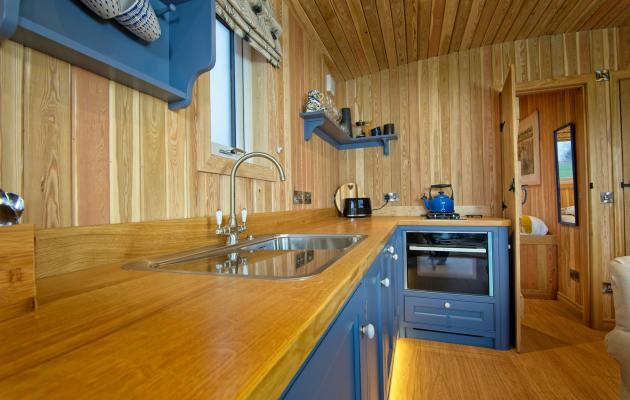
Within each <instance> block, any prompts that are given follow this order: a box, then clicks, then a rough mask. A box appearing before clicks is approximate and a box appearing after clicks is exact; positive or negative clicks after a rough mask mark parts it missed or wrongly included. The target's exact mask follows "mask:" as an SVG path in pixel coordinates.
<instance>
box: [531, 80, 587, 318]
mask: <svg viewBox="0 0 630 400" xmlns="http://www.w3.org/2000/svg"><path fill="white" fill-rule="evenodd" d="M583 99H584V93H583V89H581V88H579V89H567V90H563V91H555V92H543V93H540V94H534V95H527V96H521V97H519V106H520V114H521V117H522V118H524V117H526V116H528V115H530V114H531V113H532V112H534V111H538V113H539V126H540V171H541V184H540V185H531V186H529V187H528V200H527V203H525V205H524V206H523V213H524V214H526V215H532V216H535V217H538V218H540V219H542V220H543V221H544V222H545V224H546V225H547V226H548V227H549V232H550V233H551V234H554V235H556V236H557V237H558V249H557V254H558V260H557V266H558V270H557V273H558V275H557V277H556V279H557V281H558V291H559V292H560V293H562V294H563V295H564V296H565V297H566V298H568V299H570V300H571V301H573V302H574V303H575V304H577V305H580V306H581V305H582V300H583V299H582V293H583V292H584V285H588V282H587V270H588V267H589V263H588V253H587V252H586V249H588V231H589V229H588V223H587V219H586V218H585V217H586V213H587V212H588V211H587V210H588V193H589V188H588V185H589V180H588V171H587V158H586V157H587V149H586V135H585V126H584V117H585V116H584V112H585V111H586V110H585V108H584V101H583ZM570 122H571V123H574V124H575V127H576V132H575V134H576V135H575V136H576V150H577V152H576V159H577V176H578V180H577V192H578V214H579V219H580V224H579V225H578V226H577V227H572V226H567V225H561V224H559V223H558V210H557V206H556V200H557V196H556V165H555V153H554V146H555V145H554V138H553V136H554V130H555V129H557V128H559V127H561V126H564V125H566V124H568V123H570ZM525 258H526V257H525V256H521V259H522V260H525ZM570 270H575V271H577V272H579V273H580V275H581V277H582V278H581V281H580V282H576V281H575V280H572V279H571V278H570V277H569V272H570ZM554 296H555V293H554Z"/></svg>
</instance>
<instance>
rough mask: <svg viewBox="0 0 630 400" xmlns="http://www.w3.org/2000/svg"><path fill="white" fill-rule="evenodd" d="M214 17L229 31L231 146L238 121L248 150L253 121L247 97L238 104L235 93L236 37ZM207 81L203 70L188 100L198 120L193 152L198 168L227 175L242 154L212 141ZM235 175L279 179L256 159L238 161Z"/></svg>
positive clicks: (271, 179)
mask: <svg viewBox="0 0 630 400" xmlns="http://www.w3.org/2000/svg"><path fill="white" fill-rule="evenodd" d="M217 21H219V22H220V23H221V24H223V25H224V26H225V27H226V28H227V29H228V30H229V31H230V32H231V35H230V54H231V60H230V70H231V79H230V81H231V82H230V91H231V102H232V108H231V118H232V132H231V133H230V134H231V142H232V143H233V145H232V147H237V144H238V142H239V139H238V129H239V128H238V126H239V124H240V126H241V128H242V132H243V134H242V136H243V138H242V139H241V140H242V141H243V142H244V145H245V149H244V150H246V151H248V152H249V151H251V149H248V147H251V145H253V132H247V127H248V126H250V127H251V125H252V123H253V121H252V120H251V118H252V116H251V115H247V112H248V109H247V108H248V107H246V103H247V102H246V100H245V99H244V98H242V99H241V100H242V103H241V104H240V106H239V104H238V103H239V100H238V96H237V93H236V88H237V82H236V81H237V78H236V73H235V69H236V45H237V44H236V38H235V34H234V32H233V31H232V29H231V28H230V27H229V26H228V25H227V24H226V23H225V22H223V21H222V20H220V19H219V18H217ZM242 51H243V50H242V48H241V52H242ZM250 51H252V52H253V51H254V50H253V49H250ZM242 64H243V63H242V62H241V65H242ZM242 68H243V67H242ZM249 68H250V71H252V72H253V68H252V66H251V65H250V66H249ZM241 75H243V74H242V70H241ZM249 79H250V81H251V82H252V83H253V81H254V77H253V73H252V76H250V77H249ZM242 81H244V78H242ZM210 84H211V83H210V72H209V71H208V72H206V73H204V74H202V75H201V76H200V77H199V79H198V80H197V83H196V89H197V90H195V92H194V94H193V100H192V104H191V109H192V112H193V114H194V115H195V116H196V117H197V119H198V122H196V123H194V124H193V126H192V129H194V130H195V131H196V132H195V135H194V137H196V141H197V152H196V153H197V159H198V161H197V164H198V167H197V170H198V171H199V172H208V173H214V174H220V175H229V174H230V172H231V169H232V166H233V165H234V162H235V161H236V160H238V159H239V158H240V157H241V155H240V154H236V155H234V156H232V155H229V154H223V153H220V151H219V150H221V149H224V150H229V149H231V148H232V147H226V146H225V145H221V144H218V143H214V142H212V133H211V129H210V128H211V120H210V116H211V113H210V110H211V108H210V104H211V103H210ZM243 85H244V82H241V89H242V90H241V91H242V92H244V90H243ZM241 97H244V95H243V94H242V95H241ZM252 101H253V100H252V99H250V101H249V103H250V104H249V108H250V110H249V112H250V114H251V112H252V111H253V110H251V108H252V107H253V104H251V103H252ZM238 107H241V108H243V118H242V121H240V122H239V118H238V115H237V108H238ZM246 119H249V121H246ZM248 142H249V145H248ZM237 176H239V177H246V178H252V179H261V180H266V181H277V180H278V177H277V176H276V174H275V173H274V171H273V170H272V168H271V167H270V166H269V167H267V166H264V165H259V164H257V163H250V162H245V163H243V164H242V165H241V167H240V168H239V170H238V174H237Z"/></svg>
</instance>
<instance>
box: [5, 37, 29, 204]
mask: <svg viewBox="0 0 630 400" xmlns="http://www.w3.org/2000/svg"><path fill="white" fill-rule="evenodd" d="M23 64H24V47H23V46H22V45H20V44H17V43H15V42H11V41H4V42H2V43H0V77H2V78H0V188H2V189H3V190H4V191H6V192H13V193H22V187H23V186H22V172H23V168H24V167H23V162H24V160H23V158H22V154H23V137H22V109H23V106H22V80H23Z"/></svg>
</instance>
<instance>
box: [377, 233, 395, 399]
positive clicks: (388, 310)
mask: <svg viewBox="0 0 630 400" xmlns="http://www.w3.org/2000/svg"><path fill="white" fill-rule="evenodd" d="M393 245H394V243H391V242H390V244H388V246H386V247H385V251H384V252H383V255H382V256H381V258H382V262H381V282H380V286H381V325H382V335H381V344H380V348H381V365H382V367H381V369H382V387H383V392H384V398H388V397H389V380H390V375H391V366H392V357H393V354H394V342H395V340H396V328H395V319H396V303H395V301H396V298H395V295H396V282H395V277H394V275H395V274H394V268H395V264H396V260H395V258H394V257H392V256H393V254H391V253H389V251H388V249H389V246H393ZM394 254H396V253H394Z"/></svg>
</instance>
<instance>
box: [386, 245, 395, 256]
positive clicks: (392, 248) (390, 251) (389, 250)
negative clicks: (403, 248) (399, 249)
mask: <svg viewBox="0 0 630 400" xmlns="http://www.w3.org/2000/svg"><path fill="white" fill-rule="evenodd" d="M395 251H396V249H395V248H394V246H389V247H388V248H386V249H385V252H386V253H389V254H394V252H395Z"/></svg>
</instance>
